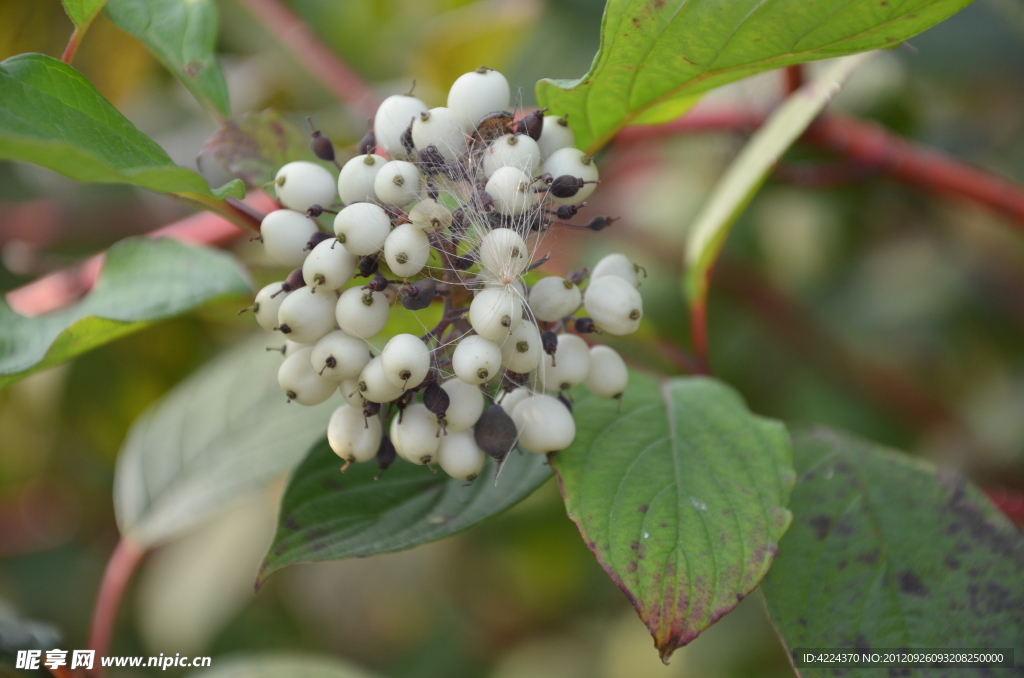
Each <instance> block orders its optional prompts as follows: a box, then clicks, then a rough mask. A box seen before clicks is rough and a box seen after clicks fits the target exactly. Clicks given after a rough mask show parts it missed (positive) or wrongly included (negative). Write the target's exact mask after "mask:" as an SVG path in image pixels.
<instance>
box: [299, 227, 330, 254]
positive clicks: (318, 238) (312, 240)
mask: <svg viewBox="0 0 1024 678" xmlns="http://www.w3.org/2000/svg"><path fill="white" fill-rule="evenodd" d="M330 237H331V236H330V235H329V234H327V233H324V232H323V231H317V232H316V233H314V234H313V235H311V236H309V240H308V241H307V242H306V246H305V247H303V248H302V249H303V251H306V252H309V251H310V250H312V249H313V248H314V247H316V246H317V245H319V244H320V243H322V242H323V241H324V240H328V239H330Z"/></svg>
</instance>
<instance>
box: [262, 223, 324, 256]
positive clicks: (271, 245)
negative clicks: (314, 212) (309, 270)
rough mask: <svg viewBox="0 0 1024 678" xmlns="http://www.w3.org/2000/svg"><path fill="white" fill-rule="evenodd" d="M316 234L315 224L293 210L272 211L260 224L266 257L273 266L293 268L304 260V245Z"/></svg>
mask: <svg viewBox="0 0 1024 678" xmlns="http://www.w3.org/2000/svg"><path fill="white" fill-rule="evenodd" d="M316 232H317V227H316V222H314V221H313V220H312V219H310V218H308V217H307V216H306V215H305V214H300V213H298V212H295V211H293V210H274V211H273V212H271V213H270V214H268V215H267V216H265V217H264V218H263V222H262V223H261V224H260V237H261V238H262V239H263V250H264V251H265V252H266V253H267V256H268V257H270V260H271V261H273V262H274V263H275V264H280V265H281V266H291V267H293V268H295V267H299V266H302V262H303V261H305V260H306V254H308V252H306V243H307V242H309V239H310V238H311V237H313V234H314V233H316Z"/></svg>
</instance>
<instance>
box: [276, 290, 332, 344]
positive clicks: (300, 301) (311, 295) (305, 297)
mask: <svg viewBox="0 0 1024 678" xmlns="http://www.w3.org/2000/svg"><path fill="white" fill-rule="evenodd" d="M334 302H335V298H334V295H333V294H332V293H330V292H328V291H326V290H322V291H320V292H316V291H315V288H313V287H300V288H299V289H297V290H295V291H294V292H292V293H291V294H289V295H288V297H287V298H286V299H285V300H284V301H283V302H281V307H280V308H279V309H278V310H277V323H278V327H279V328H280V329H281V332H283V333H284V334H285V336H286V337H287V338H288V339H291V340H292V341H297V342H299V343H300V344H315V343H316V342H317V340H318V339H320V337H322V336H324V335H325V334H327V333H328V332H330V331H331V330H333V329H334Z"/></svg>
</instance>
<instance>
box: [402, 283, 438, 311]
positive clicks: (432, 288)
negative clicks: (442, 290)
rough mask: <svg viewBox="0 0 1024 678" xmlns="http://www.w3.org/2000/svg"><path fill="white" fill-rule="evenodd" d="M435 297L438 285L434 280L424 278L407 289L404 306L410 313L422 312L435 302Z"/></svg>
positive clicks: (403, 300) (403, 298) (403, 301)
mask: <svg viewBox="0 0 1024 678" xmlns="http://www.w3.org/2000/svg"><path fill="white" fill-rule="evenodd" d="M435 296H437V283H436V282H435V281H434V279H433V278H423V279H422V280H417V281H416V282H414V283H413V284H411V285H409V286H408V287H406V288H405V292H404V293H403V294H402V306H403V307H405V308H407V309H408V310H410V311H422V310H423V309H425V308H427V307H428V306H430V304H432V303H433V302H434V297H435Z"/></svg>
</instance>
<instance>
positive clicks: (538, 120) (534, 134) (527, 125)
mask: <svg viewBox="0 0 1024 678" xmlns="http://www.w3.org/2000/svg"><path fill="white" fill-rule="evenodd" d="M546 110H548V109H546V108H539V109H537V110H536V111H534V112H532V113H530V114H528V115H525V116H523V119H522V120H520V121H519V122H517V123H516V124H515V125H514V127H515V130H516V132H517V133H518V134H525V135H527V136H528V137H530V138H531V139H533V140H534V141H537V139H540V133H541V132H542V131H543V130H544V111H546Z"/></svg>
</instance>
